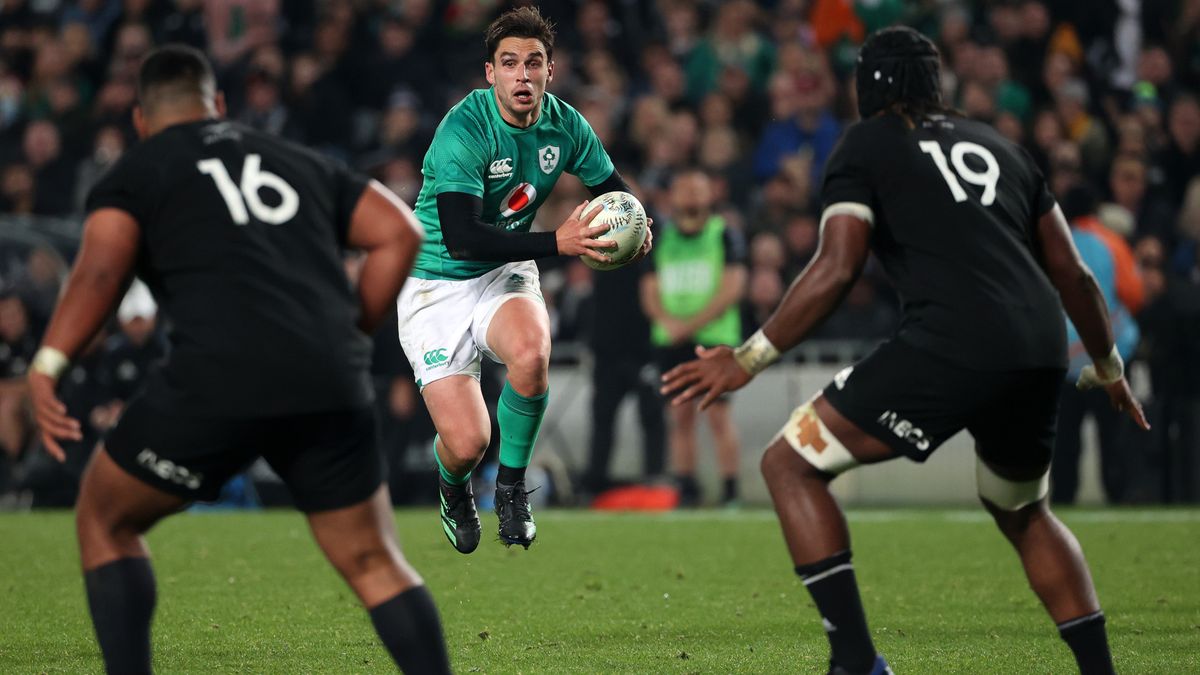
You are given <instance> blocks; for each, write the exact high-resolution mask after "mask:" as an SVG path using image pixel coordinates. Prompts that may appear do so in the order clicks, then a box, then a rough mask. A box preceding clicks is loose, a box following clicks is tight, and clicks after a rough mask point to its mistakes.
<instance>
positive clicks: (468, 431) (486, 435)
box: [438, 428, 492, 464]
mask: <svg viewBox="0 0 1200 675" xmlns="http://www.w3.org/2000/svg"><path fill="white" fill-rule="evenodd" d="M438 435H439V436H440V437H441V439H442V444H443V445H445V447H446V450H448V451H449V453H450V456H451V457H452V458H453V459H454V460H456V461H458V462H461V463H465V462H471V463H472V464H473V463H474V461H475V460H476V459H479V457H480V456H481V455H482V454H483V453H484V452H485V451H486V450H487V447H488V444H489V443H491V440H492V434H491V429H488V428H482V429H479V428H457V429H447V430H446V432H445V433H442V432H439V434H438Z"/></svg>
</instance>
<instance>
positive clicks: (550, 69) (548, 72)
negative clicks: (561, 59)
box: [546, 61, 554, 84]
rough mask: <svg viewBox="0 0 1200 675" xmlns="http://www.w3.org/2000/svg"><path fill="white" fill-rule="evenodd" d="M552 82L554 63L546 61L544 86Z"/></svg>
mask: <svg viewBox="0 0 1200 675" xmlns="http://www.w3.org/2000/svg"><path fill="white" fill-rule="evenodd" d="M553 81H554V62H553V61H547V62H546V84H550V83H551V82H553Z"/></svg>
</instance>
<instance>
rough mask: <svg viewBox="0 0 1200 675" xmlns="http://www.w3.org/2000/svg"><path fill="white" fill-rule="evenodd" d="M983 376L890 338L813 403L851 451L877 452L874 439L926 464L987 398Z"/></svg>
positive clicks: (866, 457)
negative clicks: (868, 449) (870, 449)
mask: <svg viewBox="0 0 1200 675" xmlns="http://www.w3.org/2000/svg"><path fill="white" fill-rule="evenodd" d="M981 377H982V375H981V374H980V373H977V372H974V371H968V370H966V369H963V368H960V367H958V366H956V365H954V364H951V363H949V362H947V361H944V360H942V359H941V358H940V357H938V356H935V355H933V354H930V353H927V352H925V351H923V350H919V349H917V348H915V347H911V346H909V345H907V344H906V343H903V342H900V341H898V340H890V341H888V342H885V343H884V344H882V345H880V346H879V347H878V348H877V349H876V350H875V351H874V352H872V353H871V354H870V355H868V356H867V357H866V358H864V359H863V360H861V361H859V362H858V363H856V364H855V365H853V366H851V367H849V368H845V369H843V370H842V371H841V372H839V373H838V374H837V375H835V376H834V379H833V382H832V383H830V384H829V385H828V386H827V387H825V389H824V391H823V392H822V396H821V397H820V399H818V400H817V401H814V406H815V410H816V412H817V414H818V415H820V417H821V419H822V421H823V422H824V424H825V425H827V426H828V427H829V428H830V429H831V430H832V432H833V433H834V435H835V436H837V437H838V438H840V439H841V440H842V441H843V443H844V444H845V445H846V447H847V448H852V451H854V450H853V449H857V448H861V447H871V446H873V447H875V448H876V450H878V445H877V444H873V443H872V439H873V440H874V441H879V442H881V443H882V444H883V445H886V446H888V447H890V448H891V449H892V450H893V451H894V454H897V455H903V456H905V457H908V458H909V459H911V460H913V461H915V462H924V461H925V460H927V459H928V458H929V456H930V455H931V454H932V453H933V452H934V451H935V450H937V448H938V447H939V446H941V444H942V443H944V442H946V441H947V440H948V439H949V438H950V437H951V436H953V435H954V434H956V433H958V432H959V431H961V430H962V429H963V428H964V427H966V425H967V423H968V421H969V420H970V419H971V416H972V415H973V414H974V413H975V411H976V410H977V409H978V408H979V406H980V405H982V404H983V403H984V402H986V401H987V400H988V398H987V391H988V384H987V383H986V382H981V381H980V378H981ZM822 401H823V402H822ZM875 454H877V453H870V454H866V456H865V457H864V459H865V460H870V459H871V458H872V457H873V456H874V455H875Z"/></svg>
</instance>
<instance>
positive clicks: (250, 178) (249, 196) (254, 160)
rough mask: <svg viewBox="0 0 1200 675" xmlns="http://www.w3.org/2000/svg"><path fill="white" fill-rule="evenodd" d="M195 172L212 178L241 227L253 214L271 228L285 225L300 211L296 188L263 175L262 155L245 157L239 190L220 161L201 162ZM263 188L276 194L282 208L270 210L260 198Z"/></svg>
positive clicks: (272, 175)
mask: <svg viewBox="0 0 1200 675" xmlns="http://www.w3.org/2000/svg"><path fill="white" fill-rule="evenodd" d="M196 168H197V169H200V173H203V174H207V175H208V176H211V177H212V179H213V182H214V183H216V184H217V191H218V192H220V193H221V198H222V199H224V200H225V206H227V207H229V215H230V217H231V218H233V222H235V223H237V224H238V225H246V224H248V223H249V222H250V214H254V217H255V218H257V219H258V220H260V221H262V222H264V223H266V224H268V225H282V224H283V223H286V222H287V221H289V220H291V219H292V218H293V217H294V216H295V215H296V211H297V210H298V209H299V208H300V196H299V195H297V194H296V190H295V188H293V187H292V186H291V185H288V183H287V181H285V180H284V179H282V178H280V177H279V176H277V175H275V174H273V173H271V172H270V171H263V170H262V157H261V156H259V155H246V161H245V163H244V164H243V165H242V185H241V189H240V190H239V189H238V185H237V184H236V183H234V182H233V179H232V178H230V177H229V170H228V169H226V168H225V165H224V164H223V163H222V162H221V160H219V159H216V158H213V159H205V160H201V161H199V162H196ZM261 188H267V189H269V190H274V191H275V192H276V193H277V194H278V195H279V205H278V206H267V205H266V204H265V203H263V200H262V197H259V196H258V191H259V189H261ZM247 208H249V212H247Z"/></svg>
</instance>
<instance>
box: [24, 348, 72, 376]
mask: <svg viewBox="0 0 1200 675" xmlns="http://www.w3.org/2000/svg"><path fill="white" fill-rule="evenodd" d="M70 365H71V359H68V358H67V355H66V354H64V353H62V352H60V351H59V350H57V349H55V348H54V347H42V348H41V349H39V350H38V351H37V354H35V355H34V357H33V365H31V366H30V368H31V369H32V370H33V371H34V372H35V373H41V374H43V375H45V376H46V377H49V378H50V379H52V380H55V381H57V380H58V378H60V377H62V374H63V373H64V372H66V370H67V368H68V367H70Z"/></svg>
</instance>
